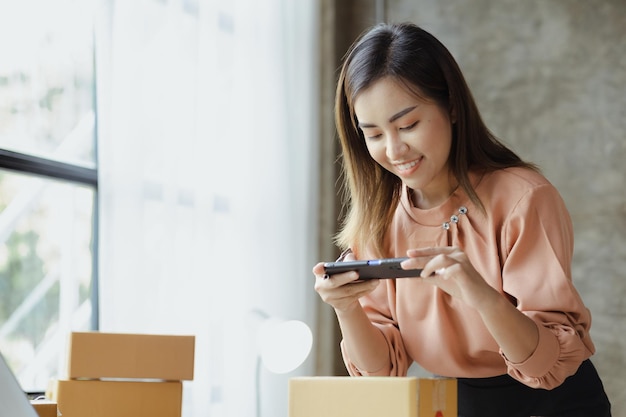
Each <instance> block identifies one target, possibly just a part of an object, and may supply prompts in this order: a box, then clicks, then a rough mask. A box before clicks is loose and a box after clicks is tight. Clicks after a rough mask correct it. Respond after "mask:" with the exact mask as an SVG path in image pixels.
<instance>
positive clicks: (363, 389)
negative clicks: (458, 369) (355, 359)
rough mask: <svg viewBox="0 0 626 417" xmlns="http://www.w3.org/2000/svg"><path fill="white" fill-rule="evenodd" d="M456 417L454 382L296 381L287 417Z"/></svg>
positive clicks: (384, 379) (412, 379) (390, 379)
mask: <svg viewBox="0 0 626 417" xmlns="http://www.w3.org/2000/svg"><path fill="white" fill-rule="evenodd" d="M381 416H385V417H435V416H436V417H457V385H456V380H455V379H448V378H419V379H418V378H416V377H297V378H291V379H290V380H289V417H381Z"/></svg>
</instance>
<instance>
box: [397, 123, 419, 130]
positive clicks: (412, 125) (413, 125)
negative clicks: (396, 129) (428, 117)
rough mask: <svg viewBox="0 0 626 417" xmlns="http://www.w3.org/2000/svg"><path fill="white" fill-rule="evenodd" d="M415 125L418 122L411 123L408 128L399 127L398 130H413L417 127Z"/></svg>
mask: <svg viewBox="0 0 626 417" xmlns="http://www.w3.org/2000/svg"><path fill="white" fill-rule="evenodd" d="M417 123H418V122H414V123H411V124H410V125H408V126H404V127H401V128H400V130H411V129H413V128H414V127H415V126H417Z"/></svg>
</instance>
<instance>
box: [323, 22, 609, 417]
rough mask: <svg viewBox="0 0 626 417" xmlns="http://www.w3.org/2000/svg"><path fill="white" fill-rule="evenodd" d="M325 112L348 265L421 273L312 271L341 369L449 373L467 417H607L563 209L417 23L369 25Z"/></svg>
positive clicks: (352, 51) (353, 372)
mask: <svg viewBox="0 0 626 417" xmlns="http://www.w3.org/2000/svg"><path fill="white" fill-rule="evenodd" d="M335 111H336V114H335V116H336V124H337V129H338V132H339V137H340V140H341V146H342V156H343V168H344V179H345V191H346V192H345V196H346V203H347V209H348V211H347V214H346V217H345V221H344V223H343V225H342V228H341V230H340V232H339V234H338V235H337V243H338V245H339V246H340V247H341V248H342V249H344V254H343V255H342V259H345V260H353V259H372V258H383V257H405V256H408V257H409V259H408V260H406V261H404V263H403V264H402V266H403V268H404V269H412V268H423V271H422V274H421V277H420V278H404V279H396V280H371V281H370V280H367V281H365V280H364V281H359V280H358V274H357V273H356V272H346V273H342V274H337V275H333V276H332V277H330V279H329V277H328V275H326V274H325V271H324V267H323V263H319V264H317V265H316V266H315V267H314V268H313V273H314V274H315V275H316V283H315V289H316V291H317V292H318V293H319V295H320V297H321V298H322V299H323V300H324V301H325V302H326V303H328V304H330V305H331V306H332V307H333V308H334V309H335V312H336V315H337V318H338V321H339V325H340V328H341V331H342V335H343V340H342V343H341V348H342V354H343V357H344V361H345V363H346V366H347V368H348V371H349V373H350V374H351V375H390V376H402V375H405V374H406V372H407V369H408V367H409V366H410V365H411V363H412V362H413V361H415V362H417V363H418V364H419V365H420V366H421V367H423V368H424V369H426V370H428V371H430V372H432V373H434V374H437V375H442V376H448V377H455V378H457V379H458V389H459V391H458V392H459V415H460V416H464V417H473V416H476V417H478V416H480V417H489V416H494V417H503V416H520V417H521V416H524V417H528V416H568V417H572V416H595V417H600V416H602V417H604V416H610V404H609V401H608V399H607V397H606V394H605V393H604V388H603V386H602V382H601V381H600V379H599V377H598V375H597V373H596V370H595V368H594V367H593V365H592V364H591V362H590V361H589V357H590V356H591V355H592V354H593V353H594V350H595V349H594V345H593V343H592V341H591V338H590V336H589V328H590V324H591V317H590V314H589V311H588V309H587V308H586V307H585V306H584V304H583V302H582V300H581V298H580V296H579V294H578V293H577V291H576V289H575V288H574V286H573V284H572V280H571V260H572V252H573V232H572V224H571V220H570V217H569V214H568V212H567V209H566V207H565V206H564V203H563V201H562V199H561V197H560V196H559V193H558V192H557V190H556V189H555V188H554V187H553V186H552V185H551V184H550V183H549V182H548V181H547V180H546V179H545V178H544V177H543V176H542V175H541V174H540V172H539V171H538V169H536V168H535V166H534V165H532V164H530V163H527V162H525V161H523V160H521V159H520V158H519V157H518V156H517V155H516V154H515V153H514V152H513V151H511V150H510V149H508V148H507V147H506V146H504V145H503V144H502V143H501V142H500V141H498V139H497V138H496V137H494V135H493V134H491V133H490V132H489V130H488V129H487V127H486V126H485V125H484V123H483V121H482V119H481V117H480V114H479V111H478V109H477V107H476V104H475V102H474V100H473V98H472V95H471V93H470V91H469V89H468V87H467V84H466V82H465V80H464V77H463V75H462V73H461V71H460V69H459V68H458V65H457V64H456V62H455V60H454V58H453V57H452V56H451V55H450V53H449V52H448V50H447V49H446V48H445V47H444V46H443V45H442V44H441V43H440V42H439V41H438V40H437V39H435V38H434V37H433V36H432V35H430V34H429V33H427V32H425V31H424V30H422V29H420V28H419V27H417V26H415V25H412V24H398V25H386V24H381V25H377V26H375V27H373V28H372V29H370V30H369V31H368V32H366V33H365V34H364V35H362V36H361V38H360V39H358V40H357V41H356V42H355V44H354V45H353V46H352V47H351V48H350V50H349V51H348V53H347V55H346V57H345V60H344V63H343V67H342V71H341V74H340V77H339V82H338V86H337V94H336V110H335ZM355 281H356V282H355Z"/></svg>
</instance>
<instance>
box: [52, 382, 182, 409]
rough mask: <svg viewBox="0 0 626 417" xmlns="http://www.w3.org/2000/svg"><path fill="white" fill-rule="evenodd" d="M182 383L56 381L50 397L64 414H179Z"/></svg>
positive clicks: (53, 383)
mask: <svg viewBox="0 0 626 417" xmlns="http://www.w3.org/2000/svg"><path fill="white" fill-rule="evenodd" d="M182 395H183V388H182V382H180V381H175V382H154V381H152V382H145V381H99V380H57V381H53V382H52V384H51V387H50V388H49V392H48V393H47V396H48V397H49V398H51V399H52V400H54V401H56V402H57V404H58V407H59V412H60V413H61V415H62V416H63V417H113V416H114V417H141V416H146V417H147V416H149V417H180V416H181V413H182Z"/></svg>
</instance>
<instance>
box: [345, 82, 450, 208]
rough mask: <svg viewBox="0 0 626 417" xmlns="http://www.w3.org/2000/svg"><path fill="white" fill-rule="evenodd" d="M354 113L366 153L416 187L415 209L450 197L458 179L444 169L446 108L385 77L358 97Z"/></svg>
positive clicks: (447, 138) (447, 126) (447, 134)
mask: <svg viewBox="0 0 626 417" xmlns="http://www.w3.org/2000/svg"><path fill="white" fill-rule="evenodd" d="M354 111H355V113H356V117H357V120H358V123H359V127H360V128H361V130H362V131H363V135H364V136H365V142H366V145H367V149H368V150H369V153H370V155H371V156H372V158H373V159H374V160H375V161H376V162H378V163H379V164H380V165H381V166H382V167H383V168H385V169H386V170H388V171H390V172H391V173H393V174H395V175H396V176H398V177H399V178H400V179H401V180H402V182H403V183H404V184H406V185H407V186H408V187H409V188H411V189H413V190H414V192H415V193H414V199H415V201H413V203H414V204H416V206H417V207H420V208H430V207H434V206H437V205H439V204H441V203H442V202H444V201H445V200H446V199H447V198H448V196H449V195H450V194H451V193H452V192H453V191H454V188H455V187H456V182H454V179H453V176H452V175H449V172H450V171H449V167H448V155H449V154H450V147H451V143H452V124H451V118H450V114H449V113H448V111H447V109H444V108H442V107H441V106H439V105H437V104H436V103H434V102H430V101H424V100H423V99H420V98H418V97H416V95H415V94H413V93H412V92H411V91H409V90H408V89H407V87H406V86H404V85H403V84H402V83H400V82H398V81H395V80H394V79H393V78H390V77H385V78H382V79H380V80H379V81H376V82H375V83H374V84H372V85H371V86H370V87H368V88H367V89H365V90H364V91H363V92H361V93H360V94H359V95H358V96H357V97H356V100H355V102H354Z"/></svg>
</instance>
